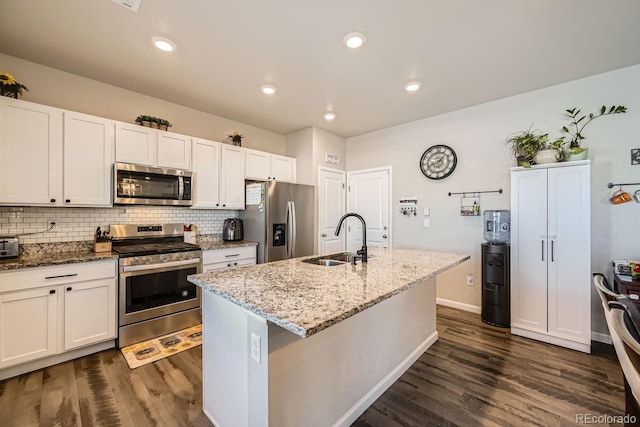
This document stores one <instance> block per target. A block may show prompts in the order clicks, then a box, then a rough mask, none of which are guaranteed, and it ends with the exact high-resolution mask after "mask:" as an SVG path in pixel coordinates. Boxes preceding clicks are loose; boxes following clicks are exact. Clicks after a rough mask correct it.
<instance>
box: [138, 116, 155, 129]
mask: <svg viewBox="0 0 640 427" xmlns="http://www.w3.org/2000/svg"><path fill="white" fill-rule="evenodd" d="M151 120H152V117H151V116H144V115H139V116H138V117H136V123H138V124H139V125H140V126H145V127H151Z"/></svg>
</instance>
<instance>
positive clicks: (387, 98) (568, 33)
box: [0, 0, 640, 137]
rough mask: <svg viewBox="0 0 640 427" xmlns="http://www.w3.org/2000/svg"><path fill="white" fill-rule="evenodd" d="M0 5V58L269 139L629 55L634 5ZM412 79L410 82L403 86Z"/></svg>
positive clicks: (396, 117)
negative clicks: (361, 40)
mask: <svg viewBox="0 0 640 427" xmlns="http://www.w3.org/2000/svg"><path fill="white" fill-rule="evenodd" d="M0 12H1V13H0V52H2V53H6V54H8V55H11V56H15V57H19V58H23V59H26V60H29V61H33V62H36V63H39V64H43V65H46V66H50V67H53V68H57V69H60V70H64V71H67V72H70V73H73V74H77V75H80V76H84V77H88V78H90V79H94V80H98V81H101V82H105V83H108V84H112V85H115V86H119V87H122V88H125V89H129V90H132V91H135V92H139V93H142V94H145V95H149V96H153V97H156V98H160V99H163V100H166V101H170V102H173V103H176V104H180V105H184V106H188V107H191V108H195V109H197V110H201V111H205V112H208V113H211V114H214V115H217V116H222V117H226V118H229V119H232V120H236V121H239V122H242V123H246V124H250V125H254V126H257V127H261V128H264V129H267V130H271V131H274V132H277V133H280V134H288V133H290V132H293V131H296V130H299V129H303V128H306V127H309V126H316V127H319V128H322V129H325V130H327V131H329V132H331V133H334V134H336V135H341V136H344V137H350V136H355V135H359V134H363V133H366V132H370V131H373V130H377V129H382V128H386V127H390V126H393V125H398V124H402V123H406V122H409V121H413V120H417V119H421V118H425V117H429V116H433V115H437V114H441V113H444V112H448V111H454V110H458V109H460V108H464V107H467V106H471V105H477V104H481V103H484V102H488V101H492V100H495V99H499V98H504V97H507V96H512V95H515V94H519V93H524V92H528V91H531V90H536V89H540V88H543V87H547V86H551V85H554V84H558V83H563V82H567V81H571V80H575V79H578V78H582V77H586V76H590V75H594V74H599V73H602V72H606V71H610V70H614V69H618V68H622V67H625V66H629V65H635V64H639V63H640V49H639V48H638V41H639V40H640V25H638V21H640V1H637V0H607V1H602V0H536V1H513V0H483V1H478V0H448V1H442V0H402V1H399V0H386V1H385V0H270V1H265V0H233V1H230V0H225V1H222V0H188V1H178V0H142V3H141V5H140V8H139V10H138V12H137V13H134V12H132V11H131V10H128V9H126V8H125V7H123V6H121V5H119V4H117V3H116V2H114V1H113V0H91V1H81V0H55V1H51V0H2V5H1V6H0ZM352 31H359V32H362V33H364V34H365V35H366V37H367V41H366V43H365V44H364V46H362V47H361V48H359V49H357V50H350V49H347V48H346V47H345V46H344V45H343V44H342V38H343V37H344V35H345V34H347V33H349V32H352ZM153 36H164V37H167V38H169V39H171V40H172V41H173V42H175V44H176V45H177V50H176V51H175V52H173V53H165V52H161V51H159V50H157V49H155V48H154V47H153V46H152V45H151V42H150V39H151V37H153ZM0 68H1V67H0ZM0 71H4V72H10V70H0ZM17 77H18V81H19V76H17ZM412 80H418V81H420V82H422V87H421V89H420V90H419V91H418V92H416V93H406V92H405V91H404V89H403V85H404V84H405V83H406V82H408V81H412ZM25 83H26V82H25ZM263 84H272V85H274V86H276V87H277V89H278V91H277V93H276V94H275V95H272V96H266V95H263V94H262V93H261V92H260V90H259V88H260V86H261V85H263ZM565 104H566V102H565ZM329 110H331V111H334V112H335V113H336V114H337V117H336V119H335V120H334V121H333V122H327V121H325V120H324V119H323V114H324V113H325V112H326V111H329Z"/></svg>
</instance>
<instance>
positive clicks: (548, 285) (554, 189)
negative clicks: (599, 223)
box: [511, 161, 591, 353]
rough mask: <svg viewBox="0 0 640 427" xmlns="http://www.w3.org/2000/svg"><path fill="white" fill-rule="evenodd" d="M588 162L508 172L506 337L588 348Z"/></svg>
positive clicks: (582, 348)
mask: <svg viewBox="0 0 640 427" xmlns="http://www.w3.org/2000/svg"><path fill="white" fill-rule="evenodd" d="M589 182H590V165H589V161H584V162H567V163H557V164H553V165H551V166H547V165H545V166H534V167H532V168H528V169H525V168H513V169H512V172H511V332H512V333H513V334H515V335H521V336H524V337H527V338H533V339H537V340H540V341H544V342H548V343H551V344H555V345H560V346H563V347H568V348H572V349H574V350H579V351H584V352H587V353H588V352H590V348H591V266H590V264H591V263H590V260H591V239H590V233H591V223H590V212H591V203H590V183H589Z"/></svg>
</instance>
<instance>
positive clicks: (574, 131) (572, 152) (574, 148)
mask: <svg viewBox="0 0 640 427" xmlns="http://www.w3.org/2000/svg"><path fill="white" fill-rule="evenodd" d="M626 112H627V107H625V106H624V105H618V106H616V105H612V106H611V107H609V108H607V107H606V106H604V105H603V106H602V107H601V108H600V112H599V113H598V114H593V113H589V114H588V115H587V114H583V115H580V113H581V110H579V109H577V108H576V107H574V108H572V109H570V110H565V116H566V117H568V118H569V119H571V123H570V124H569V126H563V127H562V132H564V133H566V134H568V135H567V136H566V137H567V138H570V139H569V140H568V141H565V140H564V138H565V136H563V137H561V138H560V139H559V140H562V141H563V144H569V147H568V149H567V150H566V151H565V157H566V158H567V160H584V159H586V158H587V154H588V148H586V147H582V146H581V142H582V140H583V139H585V136H584V134H583V130H584V128H585V127H586V126H587V125H588V124H589V123H591V122H592V121H593V120H595V119H597V118H598V117H602V116H608V115H610V114H621V113H626ZM585 119H586V120H585Z"/></svg>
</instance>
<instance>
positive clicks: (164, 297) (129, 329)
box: [109, 224, 202, 347]
mask: <svg viewBox="0 0 640 427" xmlns="http://www.w3.org/2000/svg"><path fill="white" fill-rule="evenodd" d="M109 234H110V235H111V236H113V251H114V252H116V253H118V255H119V256H120V259H119V263H118V266H119V279H118V280H119V304H118V325H119V333H118V346H119V347H125V346H127V345H130V344H134V343H136V342H140V341H144V340H147V339H150V338H153V337H157V336H160V335H164V334H168V333H171V332H174V331H177V330H180V329H184V328H187V327H189V326H193V325H197V324H199V323H200V322H201V314H200V299H201V298H200V288H199V287H198V286H195V285H193V284H192V283H189V282H188V281H187V276H188V275H190V274H196V273H201V272H202V251H201V250H200V247H199V246H198V245H194V244H192V243H185V242H184V241H183V236H184V231H183V224H163V225H131V224H127V225H111V226H110V228H109Z"/></svg>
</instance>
